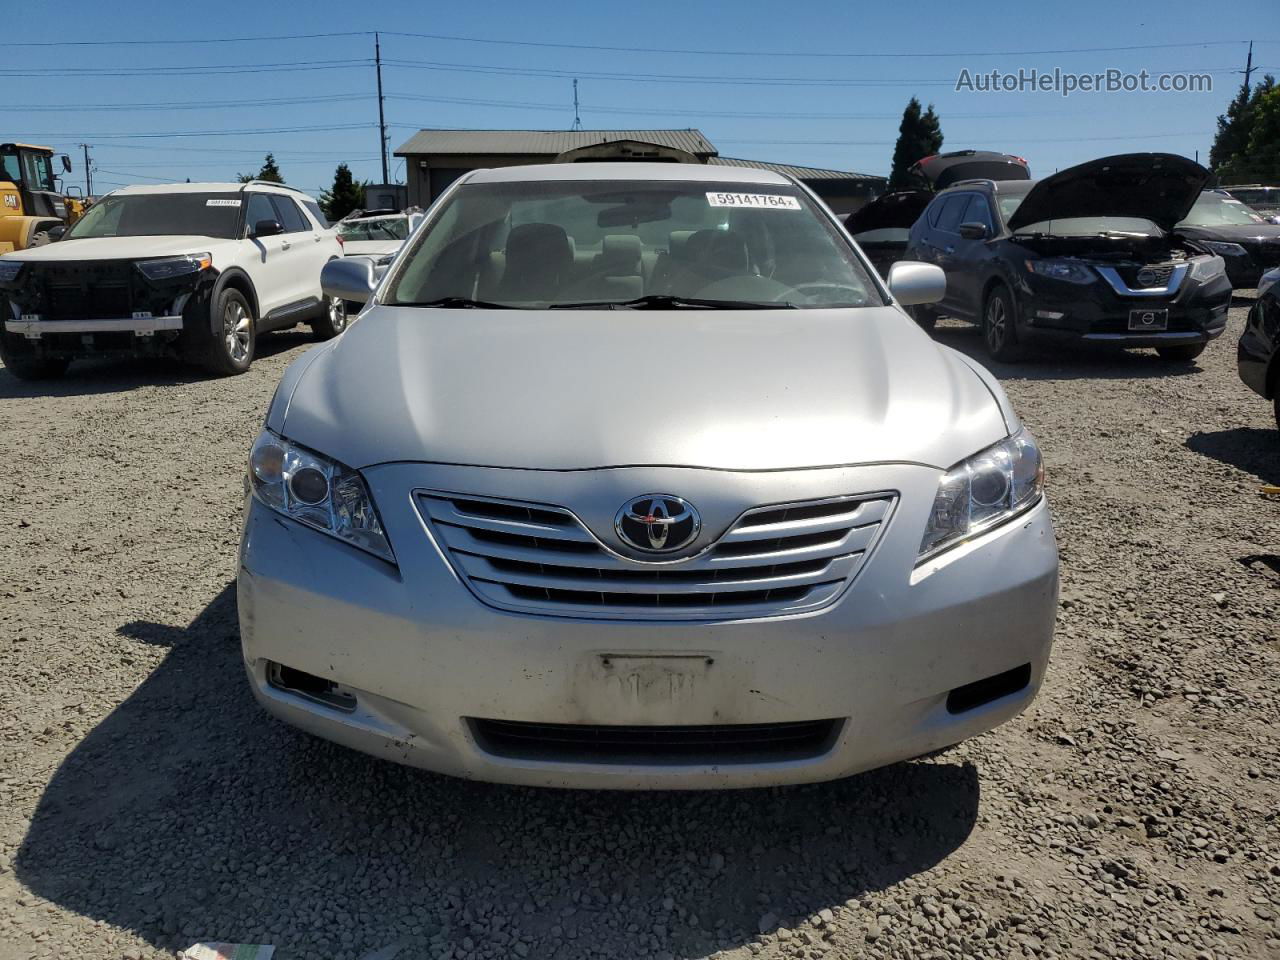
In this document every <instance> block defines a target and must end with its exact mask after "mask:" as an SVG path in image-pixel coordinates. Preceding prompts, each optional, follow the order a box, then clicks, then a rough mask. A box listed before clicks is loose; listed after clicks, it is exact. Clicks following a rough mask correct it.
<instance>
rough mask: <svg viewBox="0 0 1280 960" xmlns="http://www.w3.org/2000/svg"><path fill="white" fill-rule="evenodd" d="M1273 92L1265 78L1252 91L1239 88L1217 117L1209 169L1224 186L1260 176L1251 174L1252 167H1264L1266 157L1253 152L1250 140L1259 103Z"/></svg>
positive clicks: (1272, 82) (1272, 83) (1272, 80)
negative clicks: (1216, 128) (1216, 129)
mask: <svg viewBox="0 0 1280 960" xmlns="http://www.w3.org/2000/svg"><path fill="white" fill-rule="evenodd" d="M1275 89H1276V81H1275V77H1273V76H1271V75H1269V74H1268V75H1267V76H1265V77H1263V78H1262V82H1261V83H1259V84H1256V85H1255V86H1254V87H1253V89H1252V90H1250V89H1249V88H1248V87H1247V86H1244V85H1241V87H1240V89H1239V90H1238V91H1237V92H1236V95H1235V97H1234V98H1232V100H1231V102H1230V103H1229V104H1227V112H1226V113H1225V114H1222V115H1221V116H1219V117H1218V132H1217V133H1216V134H1215V135H1214V138H1213V146H1212V147H1210V148H1209V169H1211V170H1212V171H1213V172H1214V173H1215V174H1216V175H1217V177H1218V179H1219V181H1221V182H1223V183H1240V182H1242V180H1256V179H1258V178H1259V176H1260V175H1259V174H1254V173H1251V172H1250V170H1251V169H1252V168H1254V167H1255V166H1259V165H1261V166H1264V167H1265V166H1266V160H1267V158H1265V157H1260V156H1258V155H1257V154H1256V153H1254V150H1253V147H1252V139H1253V132H1254V126H1255V123H1256V120H1257V115H1258V109H1259V105H1260V104H1261V102H1262V100H1263V99H1264V98H1265V97H1267V96H1268V95H1269V94H1270V93H1271V92H1272V91H1273V90H1275Z"/></svg>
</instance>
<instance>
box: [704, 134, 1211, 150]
mask: <svg viewBox="0 0 1280 960" xmlns="http://www.w3.org/2000/svg"><path fill="white" fill-rule="evenodd" d="M1208 136H1212V131H1204V130H1193V131H1182V132H1180V133H1126V134H1121V135H1118V136H1112V137H1019V138H1018V143H1084V142H1095V141H1103V140H1157V139H1162V138H1166V137H1208ZM952 139H953V140H954V139H955V137H954V136H953V137H952ZM716 143H735V144H761V143H763V144H767V145H771V146H809V147H882V146H885V145H887V144H890V143H892V138H889V139H883V140H733V139H725V138H722V137H717V138H716Z"/></svg>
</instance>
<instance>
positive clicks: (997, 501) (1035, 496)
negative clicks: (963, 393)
mask: <svg viewBox="0 0 1280 960" xmlns="http://www.w3.org/2000/svg"><path fill="white" fill-rule="evenodd" d="M1042 496H1044V463H1043V461H1042V460H1041V458H1040V448H1039V447H1037V446H1036V441H1035V438H1034V437H1032V436H1031V434H1030V433H1028V432H1027V431H1026V430H1019V431H1018V432H1017V433H1015V434H1014V435H1013V436H1011V437H1009V438H1007V439H1005V440H1001V441H1000V442H999V443H997V444H995V445H994V446H990V447H988V448H987V449H986V450H983V451H982V452H981V453H976V454H974V455H973V456H972V457H970V458H969V459H968V460H965V461H964V462H962V463H959V464H957V465H956V466H954V467H952V468H951V469H950V470H948V471H947V472H946V474H945V475H944V476H943V478H942V481H941V482H940V483H939V484H938V492H937V494H936V495H935V496H934V499H933V509H932V510H931V511H930V513H929V522H928V524H927V525H926V527H925V531H924V538H923V539H922V540H921V541H920V555H919V557H918V558H917V562H918V561H919V560H926V559H928V558H929V557H932V556H934V555H935V554H938V553H941V552H942V551H943V550H946V549H948V548H949V547H954V546H955V545H956V544H958V543H963V542H964V541H965V540H968V539H970V538H972V537H975V536H977V535H978V534H980V533H984V532H986V531H987V530H990V529H991V528H992V527H995V526H999V525H1000V524H1002V523H1004V522H1005V521H1007V520H1011V519H1012V518H1014V517H1016V516H1018V514H1020V513H1023V512H1025V511H1026V510H1028V509H1029V508H1031V507H1033V506H1035V504H1037V503H1039V502H1040V498H1041V497H1042Z"/></svg>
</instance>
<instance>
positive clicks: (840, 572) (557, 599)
mask: <svg viewBox="0 0 1280 960" xmlns="http://www.w3.org/2000/svg"><path fill="white" fill-rule="evenodd" d="M894 502H895V497H894V496H893V495H892V494H889V493H880V494H871V495H868V496H852V497H837V498H831V499H826V500H817V501H808V502H804V503H789V504H779V505H775V506H767V507H758V508H756V509H753V510H748V511H747V512H746V513H744V514H743V515H742V516H740V517H739V518H738V519H737V521H735V522H734V523H733V525H732V526H731V527H730V528H729V529H728V531H726V532H725V533H724V534H723V535H722V536H721V537H720V538H719V539H718V540H717V541H715V543H714V544H713V545H711V546H710V547H708V548H706V549H704V550H703V551H702V552H700V553H698V554H697V555H695V556H693V557H690V558H688V559H686V560H678V561H668V562H661V563H654V562H644V561H639V560H631V559H629V558H627V557H624V556H621V555H620V554H618V553H615V552H614V551H612V550H610V549H608V548H607V547H605V546H604V545H603V544H602V543H601V542H600V541H599V540H597V539H596V537H595V536H594V535H593V534H592V533H591V531H590V530H588V529H587V528H586V526H585V525H584V524H583V523H582V522H581V521H580V520H579V519H578V518H577V517H576V516H574V514H573V513H571V512H570V511H569V510H566V509H564V508H563V507H555V506H547V505H543V504H533V503H522V502H519V501H510V500H493V499H487V498H477V497H468V496H465V495H461V494H449V493H434V492H432V493H419V495H418V504H419V508H420V510H421V512H422V514H423V516H424V517H425V518H426V520H427V521H428V523H429V524H430V526H431V529H432V530H433V532H434V533H435V536H436V538H437V540H438V541H439V543H440V546H441V548H442V549H443V550H444V551H445V553H446V555H447V556H448V558H449V560H450V562H451V563H452V564H453V566H454V569H455V570H456V571H457V572H458V574H459V575H460V576H461V577H462V579H463V580H464V581H465V582H466V583H467V584H468V585H469V586H470V587H471V589H472V590H473V591H474V592H475V594H476V595H477V596H478V597H479V598H480V599H481V600H483V601H484V602H485V603H487V604H490V605H491V606H495V607H500V608H502V609H504V610H518V611H521V612H527V613H541V614H549V615H557V616H580V617H591V618H609V619H625V620H686V619H687V620H695V619H710V618H715V619H721V618H725V617H760V616H778V615H781V614H786V613H796V612H800V611H805V610H812V609H815V608H817V607H821V606H824V605H825V604H828V603H831V602H832V601H833V600H835V598H836V597H838V596H839V595H840V594H841V593H842V592H843V591H844V588H845V587H846V586H847V585H848V583H849V581H850V580H852V579H853V577H854V576H855V575H856V574H857V572H858V570H859V569H860V567H861V566H862V563H863V561H864V559H865V558H866V557H867V555H868V554H869V553H870V552H871V550H872V548H873V547H874V546H875V543H876V541H877V540H878V538H879V534H880V530H881V529H882V527H883V525H884V522H885V521H886V520H887V519H888V517H889V514H890V512H891V511H892V509H893V505H894Z"/></svg>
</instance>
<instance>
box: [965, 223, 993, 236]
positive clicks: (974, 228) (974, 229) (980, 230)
mask: <svg viewBox="0 0 1280 960" xmlns="http://www.w3.org/2000/svg"><path fill="white" fill-rule="evenodd" d="M990 235H991V232H990V231H989V230H987V225H986V224H985V223H979V222H978V221H977V220H974V221H972V222H971V223H962V224H960V236H962V237H964V238H965V239H966V240H985V239H987V237H989V236H990Z"/></svg>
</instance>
